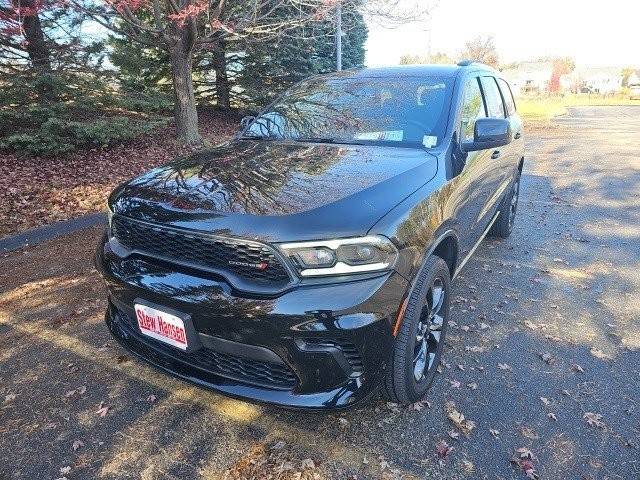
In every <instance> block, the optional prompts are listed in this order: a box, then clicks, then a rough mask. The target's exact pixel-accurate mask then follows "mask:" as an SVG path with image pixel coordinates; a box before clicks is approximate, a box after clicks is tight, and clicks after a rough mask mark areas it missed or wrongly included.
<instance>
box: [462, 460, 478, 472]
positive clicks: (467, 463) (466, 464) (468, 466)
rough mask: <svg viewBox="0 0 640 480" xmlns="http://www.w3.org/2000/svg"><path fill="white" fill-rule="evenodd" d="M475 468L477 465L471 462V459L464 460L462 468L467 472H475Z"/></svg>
mask: <svg viewBox="0 0 640 480" xmlns="http://www.w3.org/2000/svg"><path fill="white" fill-rule="evenodd" d="M475 468H476V467H475V465H474V464H473V462H470V461H469V460H463V461H462V469H463V470H464V471H465V473H473V471H474V470H475Z"/></svg>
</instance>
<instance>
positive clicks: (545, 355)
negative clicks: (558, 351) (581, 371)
mask: <svg viewBox="0 0 640 480" xmlns="http://www.w3.org/2000/svg"><path fill="white" fill-rule="evenodd" d="M538 356H539V357H540V358H541V359H542V361H543V362H545V363H546V364H547V365H553V364H554V363H556V359H555V357H554V356H553V355H551V354H550V353H542V352H540V353H539V354H538Z"/></svg>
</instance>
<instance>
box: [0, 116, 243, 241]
mask: <svg viewBox="0 0 640 480" xmlns="http://www.w3.org/2000/svg"><path fill="white" fill-rule="evenodd" d="M199 119H200V133H201V134H202V135H203V137H204V138H205V139H206V141H207V142H208V143H211V144H216V143H220V142H222V141H224V140H226V139H227V138H229V137H230V136H231V135H232V134H233V133H234V132H235V131H236V130H237V128H238V120H239V117H238V115H237V114H236V113H235V112H227V113H225V112H220V111H215V110H207V111H202V112H199ZM189 151H190V150H189V149H188V148H186V147H185V146H183V145H180V144H179V143H178V142H177V141H176V139H175V128H174V127H173V126H168V127H164V128H160V129H158V130H156V131H154V132H153V133H152V134H150V135H144V136H141V137H138V138H137V139H135V140H133V141H130V142H127V143H126V144H122V145H118V146H114V147H110V148H105V149H93V150H84V151H78V152H74V153H72V154H68V155H62V156H58V157H20V156H17V155H15V154H2V153H0V238H2V237H6V236H8V235H12V234H15V233H20V232H22V231H25V230H28V229H30V228H34V227H37V226H41V225H46V224H50V223H53V222H55V221H59V220H67V219H69V218H73V217H78V216H80V215H84V214H87V213H93V212H98V211H101V210H104V207H105V201H106V198H107V196H108V194H109V192H110V191H111V190H112V189H113V188H114V187H116V186H117V185H118V184H119V183H121V182H123V181H125V180H127V179H129V178H131V177H134V176H136V175H139V174H141V173H143V172H145V171H146V170H148V169H150V168H153V167H156V166H158V165H163V164H165V163H167V162H169V161H170V160H172V159H173V158H175V157H177V156H179V155H182V154H186V153H189Z"/></svg>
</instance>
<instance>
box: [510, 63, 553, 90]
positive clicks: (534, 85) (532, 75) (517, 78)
mask: <svg viewBox="0 0 640 480" xmlns="http://www.w3.org/2000/svg"><path fill="white" fill-rule="evenodd" d="M502 73H503V75H504V76H505V78H506V79H507V80H509V83H510V84H511V89H512V90H513V93H514V95H526V94H536V93H543V92H546V91H547V90H548V89H549V82H550V81H551V74H552V73H553V62H522V63H520V64H518V66H516V67H514V68H507V69H505V70H503V71H502Z"/></svg>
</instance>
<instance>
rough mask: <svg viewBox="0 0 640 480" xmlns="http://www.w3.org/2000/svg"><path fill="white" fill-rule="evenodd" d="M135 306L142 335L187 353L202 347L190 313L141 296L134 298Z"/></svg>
mask: <svg viewBox="0 0 640 480" xmlns="http://www.w3.org/2000/svg"><path fill="white" fill-rule="evenodd" d="M133 308H134V312H135V318H136V321H137V323H138V331H139V332H140V333H141V334H142V335H144V336H146V337H148V338H151V339H153V340H155V341H158V342H160V343H162V344H164V345H167V346H170V347H172V348H175V349H176V350H180V351H182V352H186V353H189V352H192V351H194V350H197V349H199V348H201V346H202V344H201V343H200V338H199V336H198V332H197V331H196V329H195V327H194V326H193V321H192V320H191V316H190V315H188V314H185V313H182V312H179V311H177V310H175V309H173V308H170V307H165V306H164V305H157V304H155V303H152V302H149V301H146V300H143V299H140V298H136V299H135V300H134V302H133Z"/></svg>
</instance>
